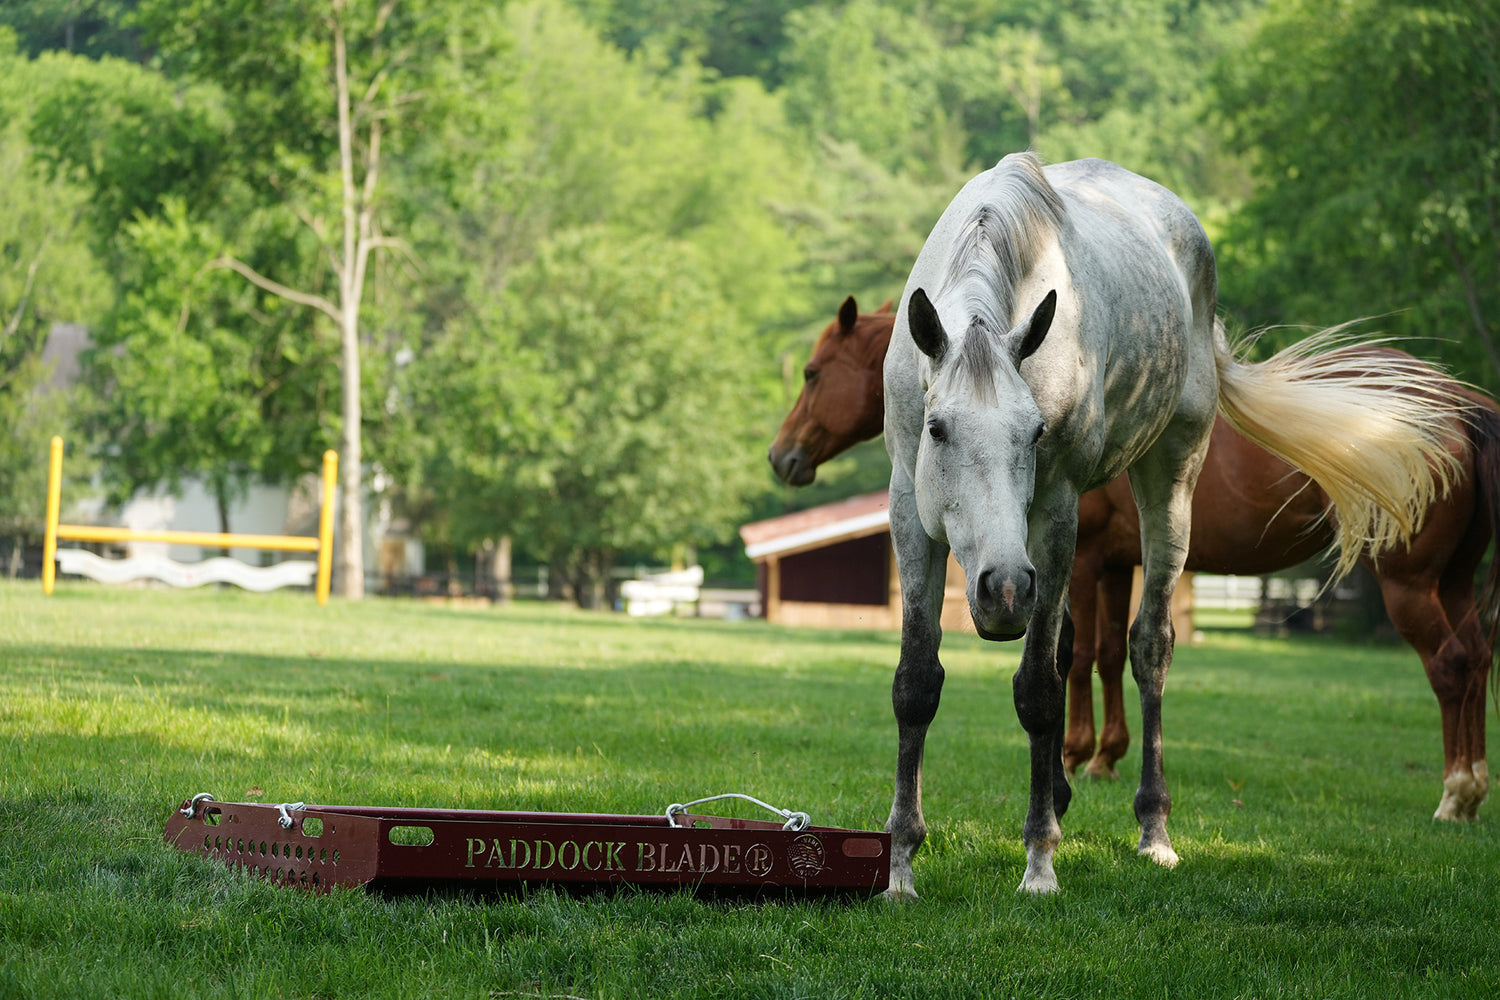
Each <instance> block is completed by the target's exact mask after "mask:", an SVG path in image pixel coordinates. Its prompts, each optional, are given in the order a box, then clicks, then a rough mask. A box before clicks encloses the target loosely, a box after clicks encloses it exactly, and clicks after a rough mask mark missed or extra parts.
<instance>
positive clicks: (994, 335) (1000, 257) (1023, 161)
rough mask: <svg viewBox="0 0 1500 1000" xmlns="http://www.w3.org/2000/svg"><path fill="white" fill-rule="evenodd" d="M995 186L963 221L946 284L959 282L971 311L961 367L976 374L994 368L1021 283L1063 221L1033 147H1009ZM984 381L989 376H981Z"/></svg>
mask: <svg viewBox="0 0 1500 1000" xmlns="http://www.w3.org/2000/svg"><path fill="white" fill-rule="evenodd" d="M995 171H996V174H997V176H998V190H996V191H995V194H994V196H993V198H992V199H991V200H990V201H987V202H985V203H984V204H983V205H980V206H979V207H978V208H976V209H975V210H974V212H973V213H972V214H971V215H970V216H969V218H968V219H967V220H965V222H964V224H963V226H962V228H960V230H959V233H958V238H957V240H956V241H955V242H954V245H953V252H952V253H951V254H950V255H949V257H948V269H947V271H946V272H945V274H944V275H943V283H942V291H941V292H940V293H939V294H944V293H946V292H948V291H949V290H950V289H955V288H961V289H962V290H963V294H964V310H965V312H967V313H968V315H969V316H970V317H971V318H970V320H969V328H968V330H967V331H966V335H965V336H964V338H963V344H962V346H961V347H960V349H959V352H958V356H957V357H956V358H955V359H954V364H955V366H956V370H959V371H965V372H968V373H969V374H970V375H973V376H977V375H979V374H980V373H991V372H993V371H994V370H995V365H996V359H997V351H998V348H999V343H998V338H999V336H1000V335H1001V334H1003V333H1005V332H1006V331H1008V330H1009V329H1010V317H1011V316H1012V315H1014V313H1015V308H1016V301H1015V299H1016V286H1017V285H1018V284H1020V281H1021V279H1022V278H1023V277H1025V276H1026V275H1027V274H1028V273H1030V271H1031V268H1032V266H1033V265H1034V264H1035V263H1036V260H1037V257H1038V256H1039V255H1040V254H1041V251H1042V249H1043V247H1044V246H1045V245H1046V242H1047V240H1048V238H1049V237H1051V236H1053V235H1054V234H1055V233H1056V232H1057V231H1058V229H1059V228H1060V227H1061V226H1062V219H1063V203H1062V198H1061V197H1059V196H1058V193H1057V191H1056V190H1054V189H1053V187H1052V185H1051V184H1050V183H1048V181H1047V178H1046V176H1045V175H1044V174H1043V173H1042V161H1041V159H1040V158H1038V157H1037V155H1036V154H1035V153H1032V152H1030V151H1027V152H1024V153H1012V154H1011V155H1009V156H1007V157H1005V159H1003V160H1001V161H1000V162H999V163H998V164H997V165H996V167H995ZM975 384H976V385H977V386H979V387H981V388H983V387H985V386H988V385H990V380H989V379H988V378H976V379H975Z"/></svg>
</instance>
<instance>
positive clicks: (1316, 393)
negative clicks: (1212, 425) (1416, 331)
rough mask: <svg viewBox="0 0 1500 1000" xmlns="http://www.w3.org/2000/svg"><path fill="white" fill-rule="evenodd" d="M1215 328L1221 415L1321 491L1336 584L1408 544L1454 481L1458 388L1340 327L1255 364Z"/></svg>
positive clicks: (1461, 402)
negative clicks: (1327, 505) (1365, 558)
mask: <svg viewBox="0 0 1500 1000" xmlns="http://www.w3.org/2000/svg"><path fill="white" fill-rule="evenodd" d="M1215 327H1216V331H1215V332H1216V336H1215V338H1214V342H1215V344H1214V353H1215V360H1216V361H1217V362H1218V369H1219V412H1220V413H1222V414H1223V415H1224V418H1225V419H1226V420H1228V421H1229V423H1230V424H1232V425H1233V426H1234V428H1235V430H1237V431H1239V432H1240V433H1241V434H1243V435H1244V436H1245V437H1247V438H1249V439H1250V440H1251V441H1254V442H1255V443H1256V444H1258V445H1260V446H1261V447H1262V448H1265V449H1266V450H1267V451H1269V452H1271V453H1272V454H1274V455H1276V456H1277V457H1278V458H1280V459H1282V460H1283V461H1285V462H1287V463H1288V464H1289V465H1293V466H1295V467H1297V468H1298V469H1301V470H1302V471H1303V472H1304V473H1306V474H1307V475H1308V476H1310V477H1311V478H1312V479H1313V480H1314V481H1315V482H1316V483H1317V484H1318V485H1319V486H1321V487H1322V488H1323V491H1324V492H1325V493H1327V494H1328V498H1329V500H1330V502H1331V511H1330V514H1331V519H1332V521H1333V527H1334V543H1333V551H1334V555H1335V557H1336V562H1335V568H1334V579H1335V580H1337V579H1341V578H1342V577H1343V576H1344V575H1346V574H1347V573H1348V572H1349V571H1350V570H1352V569H1353V568H1354V567H1355V565H1356V564H1357V563H1358V561H1359V557H1360V555H1361V554H1362V553H1364V552H1367V551H1368V552H1370V553H1371V554H1372V555H1376V556H1378V554H1379V553H1380V552H1382V551H1384V550H1385V549H1388V548H1391V547H1394V546H1403V547H1404V546H1406V545H1408V544H1410V541H1411V538H1412V535H1414V534H1415V533H1416V532H1417V531H1418V530H1419V529H1420V528H1421V526H1422V521H1423V519H1424V518H1425V517H1426V515H1427V511H1428V509H1429V508H1430V507H1431V506H1432V504H1433V503H1434V502H1435V501H1436V500H1438V499H1440V498H1442V497H1444V496H1446V495H1447V493H1448V490H1449V488H1450V487H1451V486H1452V484H1453V482H1454V481H1455V480H1456V479H1457V478H1459V477H1460V476H1461V475H1462V471H1461V469H1460V465H1459V461H1458V459H1457V458H1455V453H1457V454H1462V450H1463V448H1464V447H1465V446H1466V443H1465V442H1464V440H1463V437H1462V428H1463V419H1462V418H1463V417H1464V415H1465V414H1466V413H1467V412H1468V411H1469V410H1470V409H1471V407H1472V405H1473V404H1472V403H1471V402H1470V401H1469V400H1468V399H1466V398H1465V397H1464V396H1463V395H1462V394H1461V392H1460V390H1459V388H1458V385H1457V383H1455V382H1453V381H1451V380H1450V379H1448V378H1447V377H1446V376H1444V375H1443V374H1442V373H1441V372H1439V371H1437V370H1436V369H1434V368H1431V367H1429V366H1428V365H1426V364H1425V363H1423V362H1419V361H1417V360H1415V359H1413V358H1411V357H1409V356H1406V355H1402V354H1399V353H1395V352H1390V351H1382V350H1377V349H1373V348H1375V347H1376V345H1373V344H1369V343H1364V344H1358V343H1351V342H1350V340H1349V339H1348V337H1347V335H1346V330H1347V325H1345V326H1340V327H1334V328H1332V329H1329V330H1324V331H1322V332H1320V333H1318V334H1315V335H1313V336H1312V337H1309V338H1307V339H1306V340H1304V341H1302V342H1300V343H1298V344H1294V345H1292V346H1291V347H1288V348H1286V349H1285V350H1282V351H1281V352H1279V353H1277V354H1276V355H1274V356H1273V357H1271V358H1268V359H1267V360H1265V361H1261V362H1256V363H1248V362H1244V361H1241V360H1240V359H1239V358H1238V357H1236V355H1235V352H1234V351H1233V350H1231V348H1230V347H1229V344H1228V341H1227V340H1226V339H1225V337H1224V334H1223V325H1222V324H1221V323H1218V322H1217V321H1216V322H1215ZM1455 417H1457V418H1459V419H1455Z"/></svg>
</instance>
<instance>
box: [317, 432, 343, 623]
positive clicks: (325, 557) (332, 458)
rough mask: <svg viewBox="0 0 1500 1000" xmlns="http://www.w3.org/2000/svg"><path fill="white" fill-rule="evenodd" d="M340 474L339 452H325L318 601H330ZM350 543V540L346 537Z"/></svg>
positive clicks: (323, 602)
mask: <svg viewBox="0 0 1500 1000" xmlns="http://www.w3.org/2000/svg"><path fill="white" fill-rule="evenodd" d="M338 476H339V456H338V452H336V451H334V450H332V449H331V448H330V449H329V450H328V451H325V452H323V509H322V511H321V512H320V513H319V514H318V603H319V604H320V605H321V604H327V603H328V587H329V584H330V583H331V582H332V578H333V488H334V483H335V482H336V481H337V480H338ZM344 544H345V545H348V544H349V540H348V539H345V540H344Z"/></svg>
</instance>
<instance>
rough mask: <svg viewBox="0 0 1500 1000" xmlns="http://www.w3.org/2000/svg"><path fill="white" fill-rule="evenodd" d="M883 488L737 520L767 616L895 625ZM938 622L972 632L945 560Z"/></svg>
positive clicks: (897, 612)
mask: <svg viewBox="0 0 1500 1000" xmlns="http://www.w3.org/2000/svg"><path fill="white" fill-rule="evenodd" d="M888 503H889V498H888V495H887V493H886V491H884V490H881V491H880V492H878V493H868V494H865V495H864V496H858V497H851V498H850V499H848V500H840V501H838V502H837V503H830V504H824V505H822V506H821V507H811V508H808V509H807V510H799V511H796V512H794V513H791V514H784V515H782V516H781V517H773V518H770V519H768V520H765V521H757V522H755V523H754V524H747V525H745V526H744V527H742V528H740V538H741V540H742V541H744V543H745V555H747V556H748V557H749V558H750V560H751V561H752V562H754V563H755V570H756V573H755V575H756V589H757V590H758V591H759V592H760V601H761V608H762V609H763V613H764V614H765V617H766V620H767V621H771V622H777V623H780V624H783V625H818V626H825V627H831V628H876V629H896V628H900V627H901V582H900V578H899V576H898V574H897V572H896V556H895V553H894V552H893V551H892V550H891V527H890V515H889V511H888V510H887V505H888ZM943 628H944V629H946V630H949V631H966V632H973V631H974V624H973V622H972V620H970V618H969V605H968V601H967V599H966V598H965V597H964V575H963V570H962V569H960V568H959V566H958V563H957V562H956V561H954V560H953V559H952V558H950V559H949V561H948V586H947V590H946V593H945V595H944V598H943Z"/></svg>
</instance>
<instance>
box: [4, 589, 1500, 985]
mask: <svg viewBox="0 0 1500 1000" xmlns="http://www.w3.org/2000/svg"><path fill="white" fill-rule="evenodd" d="M897 648H898V642H897V636H896V635H894V634H872V633H857V632H844V633H836V632H823V631H816V630H786V629H779V628H776V627H771V626H767V625H765V624H764V623H759V622H739V623H719V622H696V621H689V620H674V621H661V620H654V621H632V620H629V619H627V618H625V617H623V616H615V615H603V614H585V613H581V612H576V611H570V610H568V609H565V608H560V607H553V606H540V605H531V604H522V605H517V606H514V607H509V608H503V609H493V610H473V609H467V610H461V609H455V608H446V607H438V606H431V605H424V604H419V603H415V602H392V601H386V600H369V601H366V602H364V603H361V604H357V605H349V604H345V603H341V602H339V601H337V600H335V601H334V602H333V603H332V604H330V606H329V607H327V608H322V609H320V608H318V607H317V605H316V603H315V602H314V601H313V600H312V598H311V597H308V596H306V595H297V594H274V595H254V594H246V593H242V592H239V591H214V590H203V591H188V592H177V591H162V590H134V589H107V588H102V587H97V586H92V585H82V584H73V585H67V584H64V585H61V586H60V587H59V590H58V593H57V594H56V595H54V596H53V597H51V598H46V597H43V596H42V594H41V592H40V587H39V586H38V585H37V584H35V583H34V582H30V583H26V584H0V663H3V669H0V747H3V752H0V997H8V996H24V997H200V996H202V997H482V998H491V997H536V998H541V997H583V998H588V1000H605V998H614V997H652V998H656V997H745V998H779V997H786V998H792V997H827V998H839V997H953V998H974V997H996V998H1000V997H1005V998H1009V997H1058V998H1062V997H1071V998H1084V997H1104V998H1111V997H1143V998H1144V997H1151V998H1161V997H1183V998H1198V997H1246V998H1248V997H1307V998H1329V997H1350V998H1355V997H1358V998H1389V997H1475V998H1493V997H1495V996H1497V995H1500V947H1497V938H1500V834H1497V832H1496V831H1497V827H1496V819H1495V814H1494V812H1493V810H1496V809H1500V805H1497V804H1491V805H1489V806H1486V807H1485V808H1484V809H1483V810H1481V816H1482V818H1481V820H1480V821H1479V822H1478V823H1475V824H1471V825H1468V826H1462V827H1460V826H1453V825H1447V824H1438V823H1435V822H1433V821H1432V820H1431V818H1430V817H1431V815H1432V811H1433V809H1434V808H1435V807H1436V805H1437V801H1438V797H1439V791H1440V787H1439V786H1440V779H1441V770H1442V750H1441V739H1440V733H1439V727H1438V717H1437V706H1436V702H1435V700H1434V698H1433V696H1432V694H1431V692H1430V691H1429V689H1428V687H1427V682H1426V680H1425V678H1424V677H1423V674H1422V670H1421V666H1420V664H1419V662H1418V661H1417V658H1416V656H1415V654H1413V653H1411V652H1410V650H1408V649H1406V648H1405V647H1398V646H1363V647H1350V646H1343V645H1337V644H1332V643H1329V642H1323V641H1313V640H1296V641H1282V640H1271V639H1258V638H1253V637H1250V636H1249V635H1248V634H1245V633H1238V632H1233V631H1224V630H1218V629H1209V630H1207V632H1206V636H1205V638H1204V641H1203V642H1202V643H1201V644H1199V645H1196V646H1191V647H1186V648H1182V649H1180V650H1179V651H1178V655H1177V662H1176V664H1175V665H1174V667H1173V671H1172V675H1171V678H1170V680H1169V681H1168V685H1167V700H1166V710H1165V717H1166V764H1167V773H1168V779H1169V781H1170V782H1171V788H1172V793H1173V798H1174V811H1173V814H1172V819H1171V823H1170V829H1171V832H1172V835H1173V839H1174V842H1175V845H1176V847H1177V849H1178V852H1179V853H1180V854H1181V855H1182V858H1183V861H1182V864H1181V865H1180V866H1179V867H1178V868H1177V869H1176V870H1174V871H1165V870H1161V869H1159V868H1156V867H1155V866H1153V865H1151V864H1150V863H1148V862H1145V861H1143V860H1142V859H1140V858H1138V857H1137V856H1136V855H1135V852H1134V845H1135V840H1136V836H1137V830H1136V826H1135V821H1134V818H1133V817H1132V815H1131V807H1130V802H1131V796H1132V795H1133V793H1134V782H1135V777H1136V775H1135V774H1134V773H1133V769H1134V768H1137V767H1138V766H1139V755H1138V753H1137V752H1136V751H1135V750H1134V749H1133V750H1132V752H1131V754H1130V756H1129V757H1127V758H1126V760H1125V761H1124V762H1122V766H1121V774H1122V779H1121V780H1120V781H1119V782H1114V783H1098V784H1081V785H1079V786H1078V787H1077V789H1076V793H1075V797H1074V802H1073V806H1072V809H1071V810H1070V811H1069V813H1068V815H1067V816H1066V817H1065V818H1064V819H1063V830H1064V839H1063V844H1062V847H1061V848H1060V850H1059V852H1058V856H1057V871H1058V875H1059V878H1060V879H1061V880H1062V884H1063V892H1062V893H1061V894H1060V895H1058V896H1056V897H1051V898H1045V899H1033V898H1030V897H1020V896H1018V895H1017V894H1016V893H1015V887H1016V885H1017V884H1018V883H1019V881H1020V877H1021V872H1022V869H1023V867H1024V853H1023V851H1022V848H1021V844H1020V829H1021V822H1022V818H1023V815H1024V811H1025V802H1026V786H1025V773H1026V745H1025V739H1024V736H1023V734H1022V732H1021V730H1020V727H1019V726H1018V724H1017V723H1016V720H1015V712H1014V709H1013V707H1012V704H1011V697H1010V684H1009V678H1010V673H1011V671H1012V670H1013V668H1014V666H1015V662H1016V658H1017V655H1018V652H1019V647H1018V646H1017V645H1015V644H1006V645H992V644H985V643H981V642H980V641H978V640H976V639H974V638H972V637H966V636H954V637H950V638H949V640H948V643H947V644H946V646H945V651H944V652H945V655H944V662H945V665H946V667H947V668H948V682H947V687H946V688H945V690H944V697H943V706H942V709H941V711H940V712H939V715H938V718H937V721H936V723H935V724H934V726H933V730H932V735H931V738H930V740H929V743H928V753H927V780H926V789H925V804H926V810H927V816H928V821H929V824H930V825H931V827H932V833H931V836H930V837H929V840H928V843H927V846H926V847H925V848H924V849H923V851H922V853H921V855H920V856H919V858H918V863H917V880H918V891H919V892H921V893H922V897H923V898H922V900H921V901H920V902H919V903H917V904H915V905H912V906H890V905H887V904H886V903H884V902H883V901H882V900H879V899H875V900H854V901H848V900H843V901H840V900H818V901H808V900H795V899H794V900H774V901H759V902H729V901H700V900H698V899H695V898H694V897H692V896H690V895H687V894H681V893H676V894H650V893H641V892H636V891H631V890H626V891H619V892H615V893H610V894H598V895H591V896H584V897H580V898H575V897H571V896H567V895H562V894H559V893H555V892H553V891H551V890H550V889H547V888H533V889H530V890H528V891H527V892H526V893H525V894H523V895H520V896H512V897H500V898H475V897H471V896H467V895H462V894H444V895H438V896H433V897H390V898H384V897H379V896H374V895H370V894H367V893H365V892H363V891H339V892H335V893H333V894H331V895H328V896H314V895H310V894H303V893H300V892H297V891H295V890H290V889H283V888H278V887H275V886H272V885H269V884H267V883H264V882H259V881H256V880H254V879H251V878H249V877H247V876H244V875H241V874H238V873H234V872H231V871H229V870H227V869H224V868H221V867H217V866H215V865H212V864H210V863H209V862H206V861H203V860H200V859H197V858H193V857H189V856H187V855H183V854H179V853H178V852H176V851H174V850H172V849H171V848H169V847H168V846H167V845H166V844H165V843H163V841H162V839H161V831H162V827H163V825H164V824H165V822H166V820H167V817H168V815H169V814H170V812H171V810H172V809H173V808H174V807H175V806H176V805H177V804H178V803H179V802H180V801H181V800H182V799H184V798H186V797H188V796H190V795H192V794H194V793H196V792H200V791H209V792H213V793H214V794H215V795H217V796H218V797H219V798H220V799H224V800H243V799H252V800H257V801H265V802H271V803H276V802H286V801H298V800H303V801H308V802H321V803H327V804H349V805H420V806H433V807H443V808H461V807H462V808H498V809H539V810H549V811H565V812H582V811H606V812H621V813H636V812H657V811H659V810H661V809H663V808H664V807H665V806H666V805H667V804H668V803H671V802H675V801H684V800H686V799H689V798H695V797H699V796H702V795H710V794H715V793H718V792H726V791H741V792H747V793H750V794H753V795H756V796H758V797H760V798H762V799H765V800H767V801H770V802H774V803H776V804H778V805H782V806H786V807H788V808H795V809H801V810H805V811H807V812H809V813H811V814H812V817H813V821H814V822H816V823H820V824H826V825H838V826H851V827H860V828H866V829H878V828H879V826H880V825H881V823H882V822H883V821H884V819H885V815H886V812H887V811H888V809H889V805H890V793H891V776H890V770H891V767H892V765H893V763H894V757H895V724H894V721H893V720H892V716H891V709H890V702H889V688H890V676H891V671H892V669H893V667H894V665H895V662H896V655H897ZM1130 696H1131V697H1132V698H1133V697H1134V690H1133V687H1132V689H1131V691H1130ZM1132 722H1133V724H1135V720H1134V718H1133V719H1132ZM715 811H720V810H718V809H717V808H716V809H715ZM722 811H724V812H728V813H731V814H736V815H746V816H755V815H756V810H754V808H753V807H744V808H743V809H742V808H741V807H739V806H737V805H726V806H724V808H723V810H722Z"/></svg>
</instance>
